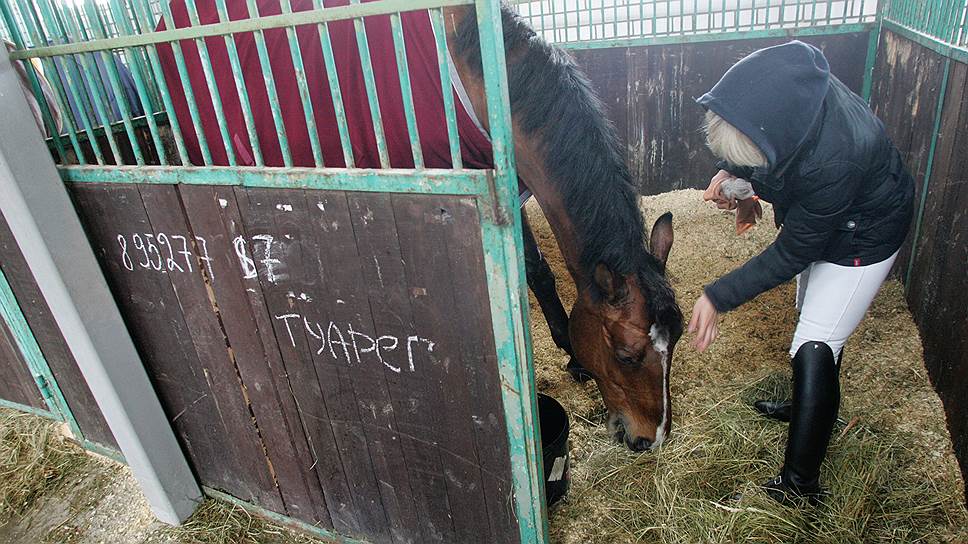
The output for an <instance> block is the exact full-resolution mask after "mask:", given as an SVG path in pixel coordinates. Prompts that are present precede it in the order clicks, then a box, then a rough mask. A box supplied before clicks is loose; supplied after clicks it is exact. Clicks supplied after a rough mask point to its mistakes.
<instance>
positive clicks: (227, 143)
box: [164, 0, 237, 166]
mask: <svg viewBox="0 0 968 544" xmlns="http://www.w3.org/2000/svg"><path fill="white" fill-rule="evenodd" d="M164 1H165V2H166V3H167V1H168V0H164ZM185 8H186V11H187V12H188V23H189V25H190V26H200V25H201V22H200V21H199V19H198V9H197V8H196V7H195V1H194V0H186V2H185ZM195 45H196V46H197V47H198V60H199V61H200V62H201V64H202V73H203V74H204V75H205V84H206V85H207V86H208V95H209V97H210V98H211V99H212V107H213V109H214V110H215V121H216V123H218V132H219V135H220V136H221V137H222V147H224V148H225V158H226V160H227V161H228V163H229V166H235V165H236V164H237V163H236V159H235V146H234V145H232V137H231V136H229V124H228V122H227V121H226V120H225V110H224V108H223V107H222V93H221V92H219V89H218V84H217V83H216V82H215V71H214V69H213V68H212V58H211V57H210V56H209V54H208V44H207V43H205V38H198V39H196V40H195ZM203 129H204V127H203Z"/></svg>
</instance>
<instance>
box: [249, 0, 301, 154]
mask: <svg viewBox="0 0 968 544" xmlns="http://www.w3.org/2000/svg"><path fill="white" fill-rule="evenodd" d="M245 5H246V7H247V8H248V10H249V17H250V20H251V19H255V20H259V19H260V17H259V8H258V6H256V3H255V0H246V2H245ZM252 36H253V37H254V38H255V48H256V51H257V52H258V54H259V69H260V70H261V71H262V80H263V81H264V82H265V85H266V94H267V95H268V97H269V111H271V112H272V122H273V124H274V125H275V127H276V136H277V137H278V138H279V152H280V153H281V154H282V162H283V164H284V165H285V166H287V167H290V166H292V153H290V152H289V136H288V135H287V134H286V125H285V124H284V123H283V122H282V110H281V109H280V108H279V94H278V93H277V92H276V80H275V78H274V77H273V75H272V64H271V63H270V62H269V51H268V50H267V49H266V37H265V33H264V32H263V31H262V30H259V31H258V32H255V33H253V34H252Z"/></svg>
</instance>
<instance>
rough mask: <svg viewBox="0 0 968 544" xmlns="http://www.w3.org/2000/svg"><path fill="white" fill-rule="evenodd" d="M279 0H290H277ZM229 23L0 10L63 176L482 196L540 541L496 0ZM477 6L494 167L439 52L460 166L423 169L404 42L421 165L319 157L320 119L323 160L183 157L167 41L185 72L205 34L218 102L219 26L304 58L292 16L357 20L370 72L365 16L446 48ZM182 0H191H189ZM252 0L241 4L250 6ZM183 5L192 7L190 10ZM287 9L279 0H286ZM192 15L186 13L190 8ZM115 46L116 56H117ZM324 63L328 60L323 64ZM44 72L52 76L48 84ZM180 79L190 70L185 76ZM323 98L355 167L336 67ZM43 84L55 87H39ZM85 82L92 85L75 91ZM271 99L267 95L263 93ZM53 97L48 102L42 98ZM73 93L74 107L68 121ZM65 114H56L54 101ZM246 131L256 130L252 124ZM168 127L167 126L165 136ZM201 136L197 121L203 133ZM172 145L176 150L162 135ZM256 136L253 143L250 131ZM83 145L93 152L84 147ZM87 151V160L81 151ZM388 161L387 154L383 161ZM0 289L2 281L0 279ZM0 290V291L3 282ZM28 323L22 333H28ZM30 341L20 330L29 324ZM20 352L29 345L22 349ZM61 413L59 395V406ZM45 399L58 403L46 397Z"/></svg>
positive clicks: (509, 397) (513, 421) (506, 364)
mask: <svg viewBox="0 0 968 544" xmlns="http://www.w3.org/2000/svg"><path fill="white" fill-rule="evenodd" d="M283 4H284V5H285V4H286V3H285V2H283ZM217 5H218V8H219V12H220V15H221V16H222V20H223V22H221V23H218V24H209V25H197V22H198V21H197V18H196V19H195V20H193V23H194V25H193V26H191V27H189V28H178V29H174V25H172V24H171V13H170V12H169V11H168V8H167V4H166V3H165V2H161V3H160V4H152V3H150V2H149V1H148V0H134V1H133V2H131V3H126V2H122V1H121V0H111V1H110V2H109V3H104V2H94V1H93V0H87V1H84V2H77V3H74V2H51V1H49V0H4V1H2V2H0V14H2V17H3V20H4V22H5V24H6V29H5V30H6V33H7V35H8V36H9V38H10V39H11V40H12V42H13V44H14V46H15V47H14V51H13V52H12V53H11V55H10V57H11V60H15V61H23V66H24V67H25V68H26V72H27V76H28V78H29V82H30V86H31V88H32V90H33V94H34V96H35V97H36V99H37V102H38V103H39V106H40V111H41V114H42V118H43V122H44V126H45V127H46V130H47V133H48V135H50V138H49V143H50V146H51V152H52V154H53V156H54V159H55V162H56V163H57V164H58V169H59V171H60V173H61V176H62V178H63V180H64V182H66V183H68V184H85V183H125V184H162V185H177V184H186V185H193V184H195V185H230V186H241V187H265V188H301V189H321V190H331V191H356V192H378V193H408V194H426V195H461V196H471V197H474V198H475V199H476V201H477V206H478V212H479V221H480V225H481V238H482V242H483V254H484V259H485V267H486V277H487V289H488V296H489V300H490V312H491V321H492V325H493V331H492V333H493V338H494V343H495V346H496V350H497V359H498V363H499V372H500V379H501V383H502V387H501V388H500V389H501V396H502V397H503V405H504V417H505V419H506V423H507V440H508V445H509V447H510V456H511V459H510V461H511V470H512V474H511V475H512V479H513V489H514V493H513V495H514V504H515V511H516V514H517V518H518V523H519V527H520V539H521V541H522V542H543V541H545V540H546V535H547V527H546V524H547V516H546V512H545V506H544V501H543V497H542V495H543V489H542V477H541V474H542V466H541V455H540V452H539V447H540V445H539V442H538V436H539V434H538V424H537V413H536V402H535V390H534V379H533V368H532V361H531V346H530V336H529V329H528V320H527V302H526V301H527V293H526V283H525V281H524V265H523V258H522V252H521V248H520V244H521V242H520V240H521V222H520V215H519V214H518V213H517V205H518V199H517V176H516V174H515V166H514V162H515V161H514V147H513V142H512V139H511V124H510V109H509V102H508V92H507V81H506V68H505V62H504V44H503V40H502V30H501V13H500V3H499V2H498V1H497V0H476V1H471V0H381V1H375V2H367V3H360V2H359V1H358V0H354V1H352V2H351V4H350V5H348V6H344V7H333V8H321V5H320V3H319V2H316V4H315V5H316V6H317V9H316V10H313V11H306V12H297V13H293V12H291V11H284V13H283V14H282V15H279V16H271V17H255V18H252V19H247V20H238V21H228V18H227V16H226V11H225V2H224V0H218V4H217ZM460 5H473V6H474V8H475V9H476V13H477V18H478V24H479V32H480V35H481V48H482V55H483V58H485V59H489V60H488V61H487V62H485V63H484V82H485V86H486V95H487V114H488V118H487V119H488V124H489V132H490V138H491V141H492V143H493V150H494V157H493V159H494V168H493V169H492V170H470V169H465V168H463V167H462V165H461V156H460V144H459V142H458V136H457V125H456V109H455V105H454V101H453V94H452V93H451V92H448V91H447V90H448V89H449V88H450V86H451V84H452V83H451V77H450V73H449V72H448V70H447V68H446V66H447V64H446V62H442V63H441V66H442V67H443V68H442V70H441V79H442V86H443V88H444V92H443V95H444V97H445V109H446V116H447V128H448V133H449V140H450V150H451V156H452V159H453V164H454V165H456V167H455V168H453V169H451V170H431V169H427V168H424V166H423V164H422V160H421V158H420V145H419V141H418V136H417V134H416V121H415V119H414V115H413V99H412V96H411V92H410V82H409V76H408V68H407V60H406V58H405V55H401V54H400V51H401V50H402V49H401V47H400V46H399V43H400V42H399V41H397V43H398V47H397V50H398V58H397V61H398V67H399V75H400V84H401V88H402V90H403V93H402V94H403V100H404V105H405V108H406V112H407V114H408V115H407V124H408V129H409V136H410V142H411V147H412V149H413V151H414V159H415V161H414V162H415V164H416V168H413V169H409V170H401V169H394V170H384V169H358V168H349V169H343V168H328V167H326V166H325V165H324V164H323V163H322V160H321V156H320V153H319V143H318V141H316V134H315V132H314V130H310V135H311V136H310V138H311V139H312V140H313V141H312V144H313V149H314V152H315V156H316V158H317V164H316V166H317V167H316V168H290V167H285V168H272V167H265V166H264V163H263V162H262V157H261V154H260V153H259V152H258V146H257V145H256V146H254V147H255V149H254V152H255V163H256V166H255V167H237V166H235V164H236V163H235V159H234V157H232V156H231V153H230V158H229V162H230V165H231V166H227V167H220V166H211V158H210V155H209V153H208V152H207V149H206V148H207V146H206V145H205V143H204V140H202V142H201V147H202V152H203V156H204V157H205V163H206V165H203V166H188V165H189V161H188V156H187V152H186V149H185V145H184V143H183V141H184V140H183V137H182V134H181V129H182V127H179V125H178V120H177V118H176V117H175V116H174V115H173V114H172V115H168V112H171V111H173V108H172V102H171V93H172V92H184V93H185V94H186V96H187V98H188V102H189V108H190V110H191V116H192V120H193V122H194V123H195V128H196V130H197V129H198V122H199V120H198V112H197V108H196V105H195V104H194V103H193V101H192V96H191V89H190V87H189V86H186V87H185V88H183V89H177V90H176V89H169V88H168V87H167V86H166V84H165V78H164V76H163V75H162V72H161V64H160V61H159V58H158V53H157V49H156V46H157V44H161V43H168V44H172V45H173V49H174V54H175V59H176V63H177V66H178V69H179V71H180V72H181V73H184V70H185V60H184V58H183V56H182V54H181V52H180V49H179V47H178V42H177V40H186V39H194V40H196V43H198V44H199V49H200V53H201V59H202V62H203V63H208V64H203V66H204V68H205V70H206V76H207V79H208V83H209V89H210V90H211V91H212V96H213V99H214V100H215V101H216V102H215V104H216V107H217V106H218V92H217V88H215V87H214V82H213V81H212V80H211V79H210V77H209V76H210V72H211V64H210V62H211V61H210V59H209V58H208V56H207V53H206V48H205V45H204V40H203V38H205V37H211V36H224V37H225V39H226V43H232V40H231V39H230V38H231V36H232V35H233V34H235V33H241V32H253V33H254V34H255V36H256V40H257V41H258V40H260V39H261V36H262V32H264V31H265V30H268V29H279V28H285V29H287V31H288V33H289V41H290V47H291V52H292V53H293V59H294V62H296V63H297V68H299V65H298V62H299V53H298V51H299V49H298V48H299V44H298V43H297V41H296V39H295V32H294V30H295V28H296V27H297V26H300V25H316V26H318V27H319V28H320V30H321V31H322V32H321V36H324V37H325V36H327V33H326V25H327V24H328V23H330V22H333V21H339V20H347V19H351V20H353V21H355V23H356V33H357V39H358V43H359V44H360V52H361V60H362V62H363V63H364V72H365V74H371V73H372V68H371V66H370V63H371V59H370V58H369V55H368V52H367V48H366V46H365V44H366V35H365V29H364V27H363V24H362V22H363V17H365V16H373V15H387V14H389V15H390V16H391V22H392V26H393V33H394V39H395V40H402V39H403V35H402V30H401V22H400V12H404V11H411V10H430V14H431V20H432V23H433V25H434V27H435V30H437V32H436V34H437V37H438V38H437V43H436V45H437V48H438V56H439V59H440V60H441V61H443V60H444V59H446V58H447V57H446V55H448V52H447V43H446V38H445V37H444V36H445V33H444V31H443V30H444V26H443V25H444V20H443V8H444V7H448V6H460ZM159 6H160V7H161V13H162V16H163V17H164V19H165V20H166V21H167V22H168V24H167V28H169V29H173V30H165V31H162V32H155V31H153V28H154V25H153V21H154V20H155V19H154V15H153V14H154V13H156V10H157V9H158V7H159ZM189 6H191V3H190V2H189ZM252 6H253V3H252V2H249V7H250V10H251V7H252ZM190 9H191V8H190ZM284 10H285V7H284ZM192 17H193V18H194V15H193V16H192ZM259 45H260V57H261V59H260V60H261V61H262V62H261V69H262V73H263V76H264V77H265V78H266V82H267V84H268V85H267V87H268V89H269V92H270V93H272V92H273V91H272V89H273V85H272V74H271V72H270V70H269V69H268V66H267V61H268V59H267V57H266V56H265V47H264V44H262V43H260V44H259ZM320 46H321V47H322V48H323V52H324V54H325V55H326V57H327V59H328V60H331V59H332V52H331V50H330V49H329V48H330V47H331V45H330V44H329V43H328V39H325V38H324V39H321V43H320ZM115 55H118V56H117V57H115ZM229 55H230V60H231V62H232V68H233V71H234V73H235V76H236V82H237V84H238V90H239V93H240V98H241V99H242V104H243V107H244V108H245V113H246V116H247V120H250V119H251V115H252V114H251V110H250V109H249V105H248V97H247V91H246V89H245V87H244V85H242V84H241V83H240V82H241V81H242V79H241V70H242V68H241V65H240V63H239V58H238V55H237V54H236V52H235V50H234V47H233V46H232V45H230V46H229ZM115 58H117V59H118V60H120V61H121V63H123V65H124V66H125V67H127V68H128V70H130V72H131V75H132V77H133V79H134V83H135V86H136V90H137V96H138V99H139V101H140V103H141V104H142V105H143V107H144V109H145V115H143V116H139V117H135V116H134V115H133V114H132V111H131V109H130V107H129V105H128V103H127V101H125V100H123V96H124V94H123V93H124V91H123V90H122V84H121V81H120V79H121V77H120V74H119V70H118V67H119V65H118V64H116V63H115V61H114V59H115ZM55 61H57V62H62V65H63V66H66V68H65V69H63V70H61V71H59V70H58V66H57V65H55ZM99 61H100V63H101V64H103V65H104V66H106V76H107V77H106V78H105V79H104V80H102V79H100V78H99V77H98V68H97V66H98V63H99ZM329 68H333V67H332V66H329ZM45 80H46V81H45ZM182 80H183V81H187V78H185V77H184V75H183V77H182ZM331 81H334V84H332V85H331V89H330V90H331V97H332V99H333V101H334V105H335V109H336V111H337V112H338V115H340V119H339V120H340V126H339V130H340V132H341V135H343V136H344V138H343V139H342V141H343V146H344V149H343V152H344V155H345V157H346V158H347V159H348V160H347V164H350V165H352V164H353V150H352V149H351V148H350V147H349V139H348V138H346V137H345V131H346V130H347V128H346V120H345V118H344V117H342V104H341V102H342V97H341V95H340V89H339V84H338V81H337V80H336V78H333V79H332V80H331ZM45 83H46V85H49V86H50V87H51V88H52V91H53V92H48V94H47V95H45V93H44V92H43V91H44V87H45ZM366 83H367V91H368V92H367V95H368V96H367V98H368V101H369V104H370V111H371V112H372V113H373V119H374V132H375V135H376V139H377V145H378V146H379V148H380V154H381V157H384V156H385V154H386V150H385V147H386V143H385V142H384V140H383V134H382V130H381V129H382V127H381V120H380V116H379V106H378V104H377V96H376V88H375V85H374V82H373V81H372V75H370V76H369V77H368V78H367V82H366ZM299 84H300V91H301V95H302V97H303V99H304V104H303V107H304V110H305V112H306V116H307V120H308V123H309V125H308V126H309V127H310V128H311V129H312V128H313V127H314V124H312V105H311V104H310V102H309V101H308V99H307V96H308V95H307V93H306V89H305V85H306V83H305V81H299ZM85 87H86V88H87V89H88V90H89V92H90V96H87V95H86V94H85V93H83V92H81V90H82V89H84V88H85ZM270 96H271V95H270ZM112 97H114V98H116V99H117V100H116V103H117V105H118V109H119V110H120V112H119V113H120V118H119V119H118V118H116V117H118V116H116V115H115V116H112V112H111V111H109V110H110V108H109V107H108V105H109V102H110V99H111V98H112ZM48 100H50V103H48ZM71 103H73V104H75V105H77V106H79V110H80V115H79V116H78V117H79V119H76V118H75V117H74V116H73V115H71V114H70V112H71ZM272 106H273V111H272V113H273V117H274V119H275V120H276V123H277V127H281V120H280V112H279V108H278V104H277V103H276V101H273V102H272ZM58 110H59V111H60V112H64V115H62V116H60V118H59V120H58V119H57V116H56V112H57V111H58ZM249 127H250V135H252V136H254V133H253V132H252V131H253V130H254V129H252V127H251V124H250V125H249ZM169 133H170V136H169ZM199 134H201V132H199ZM221 136H222V138H223V143H225V144H226V148H227V149H231V148H232V146H231V143H230V142H229V141H228V138H229V137H228V134H227V132H226V130H225V129H224V127H223V128H222V129H221ZM279 136H280V143H281V146H282V149H283V155H284V156H285V157H286V164H287V165H291V159H289V158H288V149H287V144H286V138H285V132H284V130H280V132H279ZM172 141H173V142H174V149H170V148H168V147H167V146H166V145H165V144H166V142H172ZM252 141H253V142H256V141H257V140H256V139H255V138H253V140H252ZM86 151H87V153H86ZM91 156H93V159H94V160H93V164H92V163H91V162H90V161H89V160H88V157H91ZM384 166H386V164H385V163H384ZM0 287H3V285H2V284H0ZM0 294H3V292H2V291H0ZM4 315H5V316H8V317H10V316H15V315H16V314H15V312H13V311H12V309H11V308H7V306H6V305H5V306H4ZM28 332H29V331H28ZM23 336H24V338H29V335H28V334H24V335H23ZM25 349H27V350H28V351H31V350H32V346H25ZM58 408H59V410H60V411H61V412H63V413H65V414H68V415H69V410H68V409H67V408H66V404H64V405H63V406H59V407H58ZM52 410H53V405H52Z"/></svg>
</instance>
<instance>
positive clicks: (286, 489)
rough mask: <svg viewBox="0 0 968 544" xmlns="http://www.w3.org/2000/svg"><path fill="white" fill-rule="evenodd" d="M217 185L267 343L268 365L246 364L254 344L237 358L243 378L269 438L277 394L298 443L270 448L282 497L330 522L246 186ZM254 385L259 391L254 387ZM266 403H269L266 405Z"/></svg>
mask: <svg viewBox="0 0 968 544" xmlns="http://www.w3.org/2000/svg"><path fill="white" fill-rule="evenodd" d="M213 191H214V194H215V197H216V200H217V202H218V203H219V207H220V208H221V209H222V211H221V213H222V214H223V215H224V226H225V228H226V229H227V233H228V235H229V237H230V238H231V239H232V245H233V249H235V250H236V256H237V257H238V256H239V255H240V254H241V255H242V256H243V257H242V258H239V260H238V266H239V270H240V277H241V278H242V283H243V286H244V290H245V295H246V296H247V298H248V303H249V308H250V309H251V312H252V314H251V317H252V318H253V320H254V324H255V331H257V333H258V338H257V339H256V338H252V339H250V341H252V342H256V341H258V342H259V343H261V344H262V346H264V347H265V350H264V352H263V353H264V356H265V361H264V364H265V367H260V365H261V364H262V362H261V361H253V365H252V367H251V368H250V367H249V366H248V365H244V364H242V361H248V355H252V353H255V355H254V357H257V356H258V355H259V352H258V350H255V351H254V352H252V353H249V354H247V356H246V357H245V358H243V359H238V360H239V361H240V371H242V372H243V379H245V380H246V384H247V386H248V388H249V395H250V398H252V400H253V402H254V403H256V402H258V403H259V406H258V407H257V408H256V407H255V406H254V408H256V409H257V410H259V411H267V412H269V415H268V416H265V417H268V419H266V421H267V423H265V424H263V425H262V429H263V432H264V433H266V434H265V437H266V439H267V440H271V439H272V438H271V437H272V436H274V435H272V434H270V431H269V429H268V428H267V426H268V425H273V424H274V423H275V422H274V420H273V419H272V417H273V416H272V414H273V413H274V412H276V410H275V409H274V408H273V407H272V406H271V403H272V398H271V397H272V396H274V397H275V400H276V401H277V402H278V411H279V415H281V416H282V417H283V418H284V421H285V426H286V428H287V429H288V433H289V439H290V441H291V445H292V447H293V449H294V452H292V455H293V457H290V452H288V451H286V450H287V448H288V446H287V445H286V444H273V445H272V448H278V449H270V450H269V452H270V453H269V455H270V458H271V459H272V461H273V467H274V468H275V472H276V475H277V479H278V481H279V485H280V488H281V491H282V493H283V500H284V502H285V504H286V508H287V511H288V513H289V514H290V515H292V516H293V517H295V518H297V519H299V520H301V521H305V522H308V523H312V524H314V525H319V526H322V527H326V528H332V527H333V522H332V519H331V518H330V515H329V510H328V508H327V505H326V498H325V497H324V495H323V492H322V488H321V486H320V483H319V479H318V476H317V474H316V472H315V467H314V460H313V459H314V457H313V454H312V450H311V446H310V444H309V442H308V441H307V438H306V433H305V430H304V429H303V426H302V422H301V419H300V414H299V408H298V406H297V405H296V400H295V397H294V396H293V393H292V385H291V384H290V382H289V375H288V373H287V371H286V368H285V364H284V363H283V360H282V354H281V353H280V351H279V345H278V339H277V338H276V335H275V330H274V329H273V326H274V325H273V319H272V317H271V316H270V315H269V310H268V307H267V304H266V301H265V296H264V294H263V292H262V285H261V284H260V282H259V278H258V275H257V273H256V274H254V273H253V267H254V266H255V264H254V263H255V261H254V260H252V259H254V258H255V257H256V255H255V254H254V253H253V252H252V245H253V244H252V242H253V238H252V235H250V234H249V233H248V232H247V231H246V230H245V228H244V221H243V220H242V215H241V211H240V209H239V204H238V201H239V200H242V201H243V202H245V200H246V195H245V194H244V192H245V190H244V189H237V188H229V187H215V188H213ZM237 244H238V245H237ZM236 318H237V319H244V318H243V317H241V316H237V317H236ZM231 322H232V323H234V320H231ZM226 330H227V331H229V330H230V328H229V322H226ZM249 331H250V329H243V330H242V331H239V334H247V333H249ZM234 347H236V348H238V350H240V351H241V350H242V349H245V348H246V347H247V345H246V344H241V345H234ZM237 357H238V356H237ZM261 372H267V373H268V380H269V381H268V382H267V381H265V376H259V373H261ZM253 374H254V375H253ZM252 378H254V379H255V381H253V379H252ZM266 384H268V386H269V387H271V391H265V387H264V386H265V385H266ZM255 389H258V390H259V391H255V392H253V390H255ZM262 395H264V396H265V397H266V398H264V397H263V396H262ZM265 403H268V404H267V405H266V404H265ZM257 417H258V412H257ZM260 421H262V419H260ZM273 432H281V429H278V428H274V429H273ZM279 439H280V440H284V437H279ZM267 446H268V445H267Z"/></svg>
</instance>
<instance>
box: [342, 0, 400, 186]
mask: <svg viewBox="0 0 968 544" xmlns="http://www.w3.org/2000/svg"><path fill="white" fill-rule="evenodd" d="M359 1H360V0H350V4H351V5H353V4H358V3H359ZM353 26H354V28H355V29H356V47H357V49H358V50H359V52H360V64H361V65H362V67H363V86H364V88H365V89H366V101H367V104H369V106H370V120H371V121H372V122H373V136H374V138H375V139H376V150H377V154H378V155H379V156H380V167H382V168H389V167H390V156H389V154H388V153H387V142H386V134H385V133H384V131H383V114H382V113H381V112H380V96H379V94H378V93H377V90H376V80H375V79H374V78H373V61H372V60H371V59H370V45H369V42H368V41H367V39H366V25H365V23H364V19H363V18H362V17H360V18H357V19H353Z"/></svg>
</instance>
